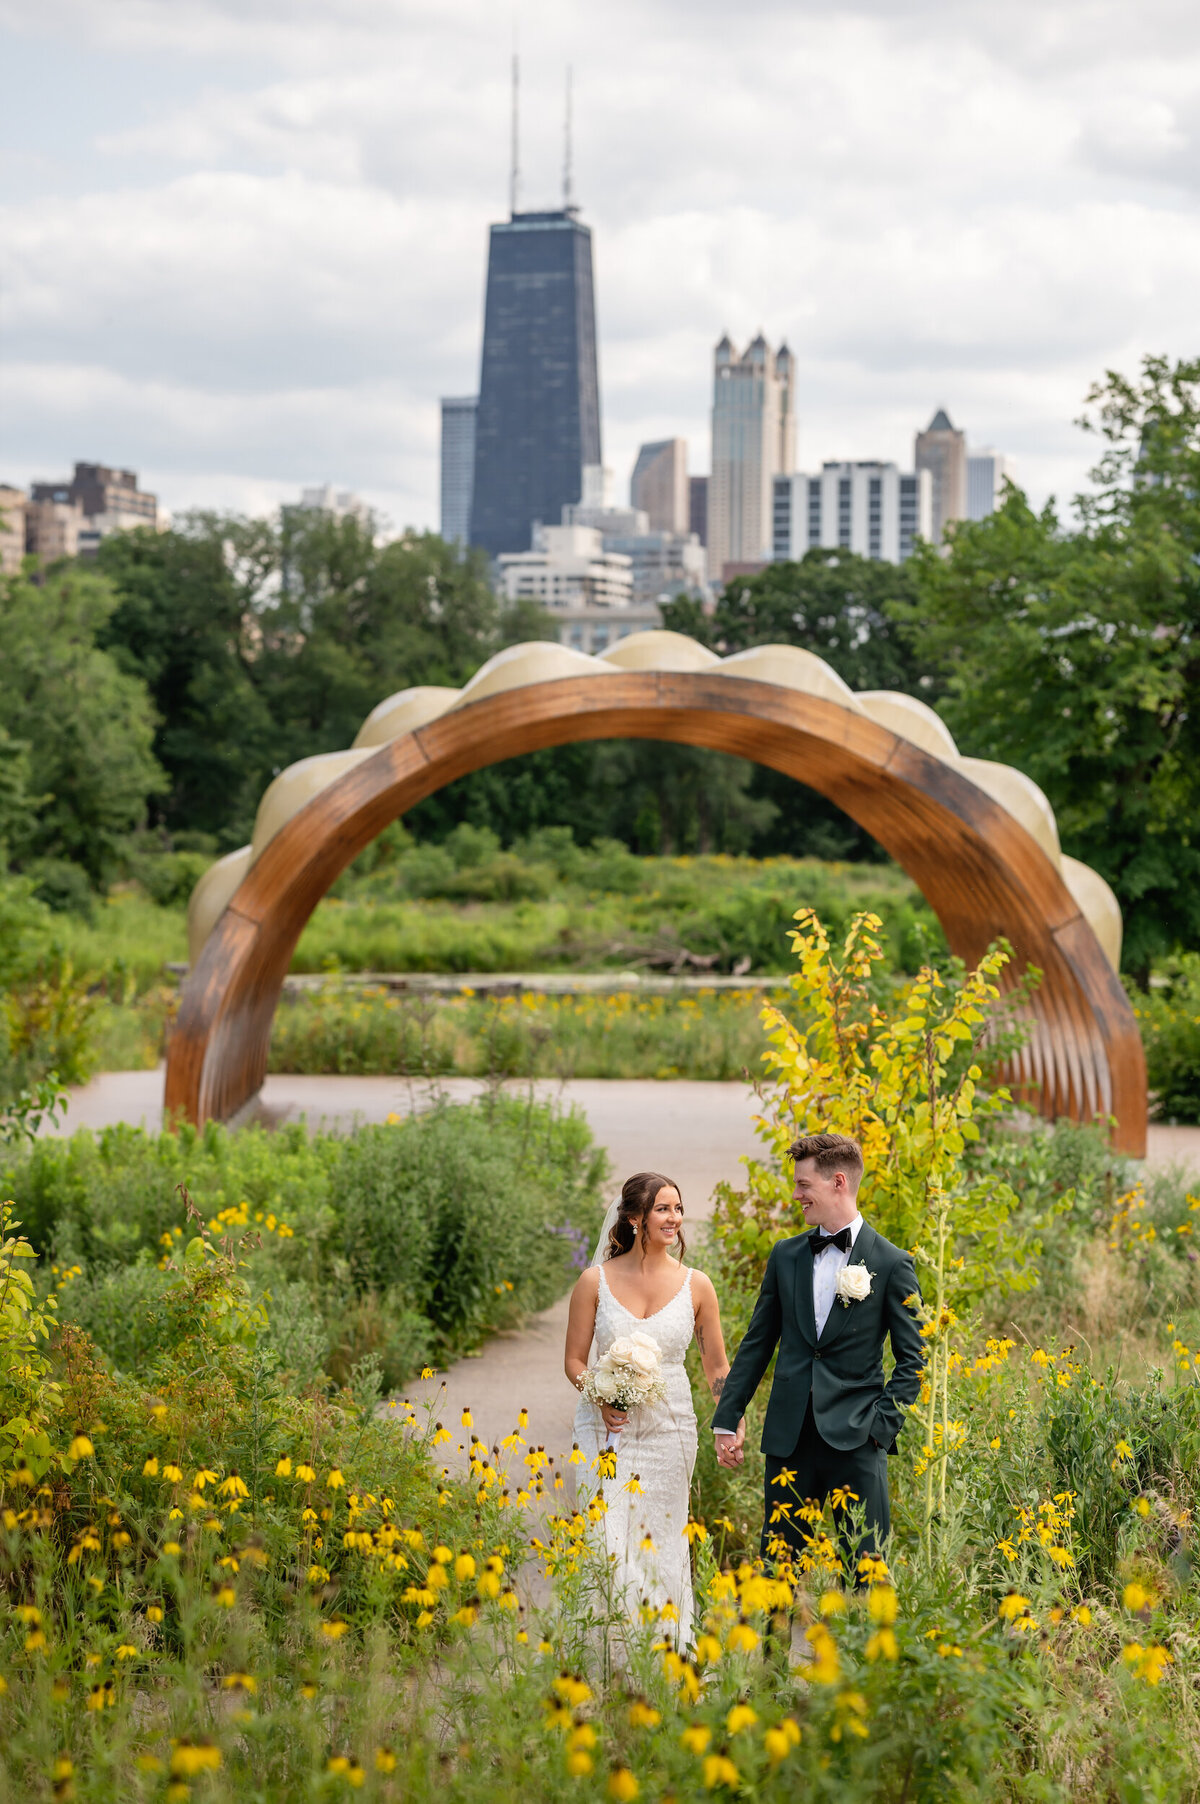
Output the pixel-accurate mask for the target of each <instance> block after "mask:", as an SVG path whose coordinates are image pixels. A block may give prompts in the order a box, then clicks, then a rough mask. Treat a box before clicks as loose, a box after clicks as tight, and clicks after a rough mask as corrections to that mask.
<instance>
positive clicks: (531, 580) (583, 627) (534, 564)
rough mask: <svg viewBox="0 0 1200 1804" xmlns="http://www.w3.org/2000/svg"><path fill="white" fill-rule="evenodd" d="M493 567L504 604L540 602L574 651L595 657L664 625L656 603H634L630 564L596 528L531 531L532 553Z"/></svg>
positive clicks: (512, 554) (510, 554) (507, 556)
mask: <svg viewBox="0 0 1200 1804" xmlns="http://www.w3.org/2000/svg"><path fill="white" fill-rule="evenodd" d="M568 511H570V510H569V507H564V509H563V512H564V513H567V512H568ZM597 511H600V510H597ZM619 511H622V512H623V511H625V510H619ZM496 562H497V565H498V567H499V572H500V592H501V594H502V595H503V596H504V598H505V600H506V601H509V602H514V601H535V602H538V603H540V605H541V606H542V607H544V608H545V609H546V611H547V612H548V613H549V614H550V615H551V616H552V617H553V620H554V624H555V628H556V630H557V636H558V640H559V643H560V644H562V645H570V646H572V647H573V648H574V649H575V650H576V651H586V652H592V653H593V654H598V653H600V652H604V651H607V650H608V648H609V646H610V645H615V644H616V643H617V641H618V639H626V638H628V636H629V634H630V633H643V632H646V631H648V630H649V629H651V628H653V627H658V626H661V625H662V615H661V614H660V613H659V610H658V607H657V605H656V604H655V603H654V602H637V601H635V600H634V595H633V576H634V561H633V559H632V558H631V557H630V556H628V555H627V554H626V553H624V552H619V551H612V550H610V549H609V548H608V546H607V545H606V543H605V540H604V537H603V535H602V534H601V533H600V532H599V530H598V529H597V528H596V527H594V526H578V525H575V526H573V525H564V526H535V527H534V529H533V548H532V550H530V551H506V552H502V553H501V555H500V557H499V558H498V559H497V560H496Z"/></svg>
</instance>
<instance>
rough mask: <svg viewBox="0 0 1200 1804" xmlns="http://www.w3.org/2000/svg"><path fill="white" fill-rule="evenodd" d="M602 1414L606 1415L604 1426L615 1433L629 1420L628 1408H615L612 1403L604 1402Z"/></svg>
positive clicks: (601, 1409)
mask: <svg viewBox="0 0 1200 1804" xmlns="http://www.w3.org/2000/svg"><path fill="white" fill-rule="evenodd" d="M600 1414H601V1415H602V1416H603V1417H604V1426H605V1427H606V1428H607V1429H608V1430H609V1432H610V1433H613V1434H619V1433H620V1432H621V1430H622V1428H624V1426H625V1424H626V1423H627V1422H628V1420H629V1411H628V1410H627V1409H614V1408H613V1406H612V1404H611V1403H602V1404H601V1405H600Z"/></svg>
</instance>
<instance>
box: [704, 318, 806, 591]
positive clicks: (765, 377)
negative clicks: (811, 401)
mask: <svg viewBox="0 0 1200 1804" xmlns="http://www.w3.org/2000/svg"><path fill="white" fill-rule="evenodd" d="M795 462H796V416H795V411H794V402H793V396H792V354H791V352H790V351H789V350H788V348H787V346H786V345H780V347H779V349H778V351H774V352H773V351H772V350H771V347H770V346H769V345H768V343H767V341H766V339H765V338H764V337H763V335H762V333H761V332H760V333H759V335H758V337H757V338H756V339H755V340H754V341H753V343H752V344H749V345H747V347H746V350H745V351H744V352H743V354H742V355H741V356H740V357H739V356H738V354H737V352H736V351H735V350H734V347H733V345H732V344H731V343H730V341H729V338H728V336H726V337H724V338H722V339H721V342H720V343H719V344H718V346H717V348H716V351H715V353H714V356H713V411H712V475H711V476H710V477H709V481H708V537H707V545H708V573H709V575H710V577H711V578H712V579H713V580H714V581H715V582H720V581H721V580H722V574H723V571H724V568H725V566H726V564H741V565H746V564H754V563H765V562H766V561H767V560H769V558H770V556H771V485H772V482H773V479H774V478H775V477H776V476H780V475H789V474H790V473H791V471H792V470H793V469H794V467H795Z"/></svg>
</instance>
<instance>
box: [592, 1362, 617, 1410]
mask: <svg viewBox="0 0 1200 1804" xmlns="http://www.w3.org/2000/svg"><path fill="white" fill-rule="evenodd" d="M592 1383H593V1384H594V1386H595V1389H596V1395H597V1396H598V1397H599V1399H600V1401H601V1402H602V1403H612V1402H613V1401H614V1399H615V1398H616V1395H617V1392H618V1390H620V1388H621V1384H620V1380H619V1378H618V1377H617V1375H616V1373H615V1372H606V1371H605V1370H604V1367H603V1366H597V1368H596V1373H595V1377H594V1378H593V1380H592Z"/></svg>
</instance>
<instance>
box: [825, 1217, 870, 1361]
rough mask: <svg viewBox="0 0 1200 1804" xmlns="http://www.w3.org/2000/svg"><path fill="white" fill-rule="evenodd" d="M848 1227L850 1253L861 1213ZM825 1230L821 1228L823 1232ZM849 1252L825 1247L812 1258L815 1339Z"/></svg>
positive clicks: (860, 1222)
mask: <svg viewBox="0 0 1200 1804" xmlns="http://www.w3.org/2000/svg"><path fill="white" fill-rule="evenodd" d="M846 1225H847V1227H848V1228H849V1229H850V1253H852V1252H853V1251H854V1243H855V1241H856V1240H857V1239H858V1234H859V1229H860V1228H861V1227H862V1225H863V1218H862V1216H861V1215H856V1216H855V1217H854V1220H853V1221H852V1222H848V1223H847V1224H846ZM825 1231H826V1230H824V1229H823V1230H822V1232H825ZM850 1253H843V1251H842V1249H841V1247H826V1248H825V1251H824V1252H823V1253H818V1254H817V1256H816V1258H815V1259H814V1260H813V1315H814V1316H815V1317H816V1322H817V1339H818V1340H820V1338H821V1336H822V1335H823V1334H824V1332H825V1324H826V1322H827V1321H828V1320H829V1311H830V1310H831V1309H832V1308H833V1300H834V1298H835V1297H836V1295H837V1281H838V1273H839V1272H842V1271H845V1269H846V1267H847V1266H848V1265H849V1263H850Z"/></svg>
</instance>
